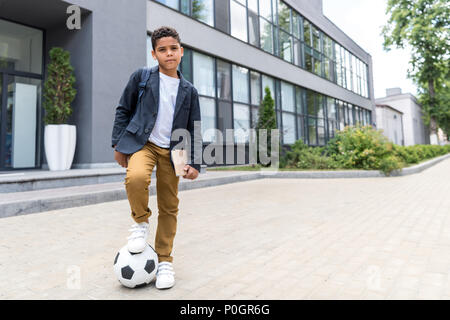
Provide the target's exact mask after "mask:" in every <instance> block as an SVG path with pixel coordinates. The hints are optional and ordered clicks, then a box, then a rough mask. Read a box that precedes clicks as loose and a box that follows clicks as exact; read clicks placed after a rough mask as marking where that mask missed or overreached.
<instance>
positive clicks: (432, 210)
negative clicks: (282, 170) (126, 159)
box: [0, 159, 450, 299]
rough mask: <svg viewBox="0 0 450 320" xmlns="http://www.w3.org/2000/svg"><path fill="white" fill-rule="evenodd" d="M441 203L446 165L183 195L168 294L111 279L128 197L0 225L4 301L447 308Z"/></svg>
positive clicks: (449, 176)
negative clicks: (350, 302) (419, 304)
mask: <svg viewBox="0 0 450 320" xmlns="http://www.w3.org/2000/svg"><path fill="white" fill-rule="evenodd" d="M449 194H450V159H446V160H444V161H442V162H440V163H438V164H436V165H435V166H433V167H431V168H428V169H426V170H424V171H423V172H421V173H418V174H414V175H408V176H400V177H389V178H383V179H380V178H359V179H258V180H251V181H246V182H240V183H233V184H227V185H220V186H215V187H209V188H204V189H194V190H186V191H181V192H180V193H179V196H180V200H181V201H180V214H179V220H178V221H179V223H178V233H177V236H176V239H175V249H174V268H175V272H176V278H177V283H176V285H175V287H173V288H172V289H170V290H166V291H159V290H157V289H156V288H155V287H154V284H153V283H152V284H151V285H150V286H147V287H144V288H140V289H134V290H133V289H127V288H124V287H122V286H120V284H119V283H118V281H117V280H116V279H115V277H114V273H113V270H112V265H113V260H114V257H115V254H116V252H117V250H118V249H119V248H120V247H122V246H123V245H125V243H126V237H127V236H128V231H127V230H128V228H129V227H130V225H131V223H132V220H131V218H130V216H129V205H128V201H127V200H122V201H115V202H108V203H102V204H97V205H90V206H84V207H76V208H70V209H63V210H57V211H49V212H44V213H37V214H32V215H25V216H17V217H10V218H3V219H0V230H1V233H2V237H1V239H0V257H1V260H0V299H13V298H17V299H450V219H449V218H448V216H449V215H450V197H449ZM149 205H150V208H151V209H152V210H153V215H152V217H151V219H150V221H151V226H152V235H154V234H155V229H156V226H155V224H156V221H157V220H156V219H157V209H156V207H157V206H156V197H155V196H151V197H150V204H149ZM151 243H152V244H153V239H151ZM78 274H79V277H78ZM77 279H80V282H79V283H78V281H77ZM78 284H79V287H78V288H77V285H78Z"/></svg>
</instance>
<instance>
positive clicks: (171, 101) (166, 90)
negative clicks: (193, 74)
mask: <svg viewBox="0 0 450 320" xmlns="http://www.w3.org/2000/svg"><path fill="white" fill-rule="evenodd" d="M179 84H180V79H178V78H173V77H170V76H168V75H165V74H164V73H161V72H159V109H158V115H157V118H156V123H155V126H154V127H153V130H152V133H151V134H150V137H149V138H148V141H151V142H153V143H154V144H156V145H158V146H160V147H162V148H169V147H170V136H171V133H172V123H173V113H174V111H175V103H176V100H177V93H178V86H179Z"/></svg>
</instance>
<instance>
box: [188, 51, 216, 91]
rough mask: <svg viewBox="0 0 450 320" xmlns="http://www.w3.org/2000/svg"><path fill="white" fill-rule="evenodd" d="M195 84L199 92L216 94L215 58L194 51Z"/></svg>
mask: <svg viewBox="0 0 450 320" xmlns="http://www.w3.org/2000/svg"><path fill="white" fill-rule="evenodd" d="M193 64H194V68H193V69H194V86H195V88H197V90H198V93H199V94H203V95H206V96H211V97H214V96H215V93H214V91H215V87H214V59H213V58H212V57H209V56H207V55H204V54H202V53H198V52H195V51H194V57H193Z"/></svg>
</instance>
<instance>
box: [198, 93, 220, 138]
mask: <svg viewBox="0 0 450 320" xmlns="http://www.w3.org/2000/svg"><path fill="white" fill-rule="evenodd" d="M198 100H199V103H200V114H201V118H202V121H201V126H202V137H203V141H204V142H214V141H215V134H214V131H213V130H209V131H207V130H208V129H215V128H216V107H215V103H214V99H211V98H205V97H199V99H198Z"/></svg>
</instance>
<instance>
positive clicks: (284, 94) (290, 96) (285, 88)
mask: <svg viewBox="0 0 450 320" xmlns="http://www.w3.org/2000/svg"><path fill="white" fill-rule="evenodd" d="M281 108H282V109H283V111H291V112H295V101H294V86H293V85H292V84H289V83H287V82H284V81H281Z"/></svg>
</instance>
